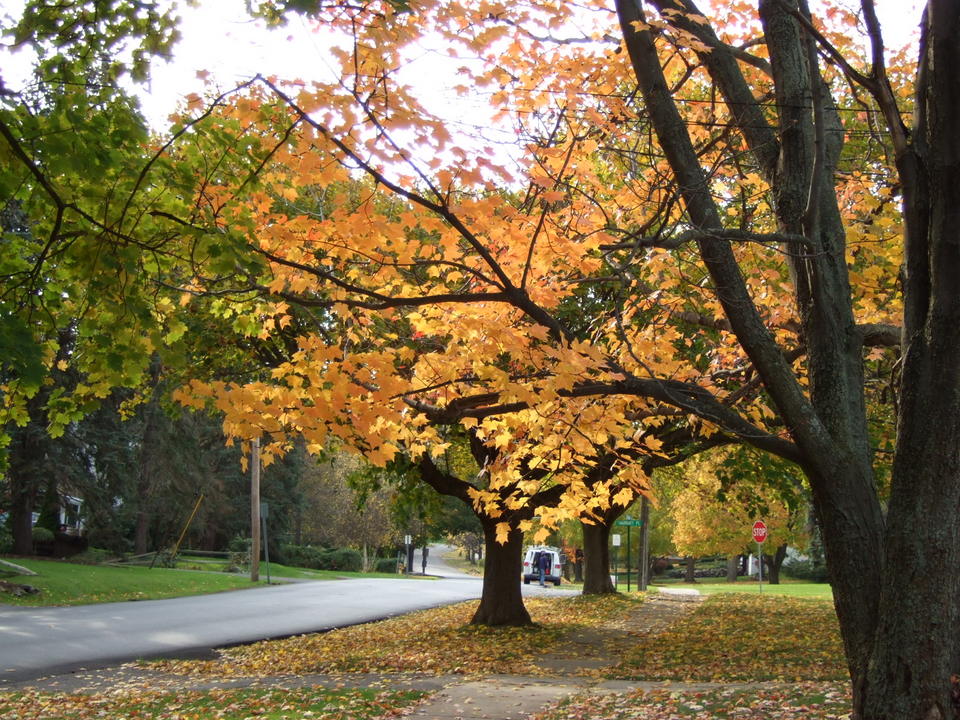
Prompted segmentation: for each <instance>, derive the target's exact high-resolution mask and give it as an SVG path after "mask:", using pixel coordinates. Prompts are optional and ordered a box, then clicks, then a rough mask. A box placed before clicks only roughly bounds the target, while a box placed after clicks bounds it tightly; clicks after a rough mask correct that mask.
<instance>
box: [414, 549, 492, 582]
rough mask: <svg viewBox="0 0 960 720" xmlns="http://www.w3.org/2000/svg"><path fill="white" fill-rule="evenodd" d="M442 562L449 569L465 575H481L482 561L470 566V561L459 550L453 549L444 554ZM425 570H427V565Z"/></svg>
mask: <svg viewBox="0 0 960 720" xmlns="http://www.w3.org/2000/svg"><path fill="white" fill-rule="evenodd" d="M443 561H444V562H445V563H447V565H449V566H450V567H452V568H454V569H456V570H459V571H460V572H462V573H466V574H467V575H477V576H480V575H483V560H480V562H479V563H477V564H475V565H471V564H470V561H469V560H467V558H465V557H464V556H463V554H462V551H461V550H460V549H459V548H453V549H452V550H451V551H449V552H446V553H444V554H443ZM427 568H428V569H429V565H428V566H427Z"/></svg>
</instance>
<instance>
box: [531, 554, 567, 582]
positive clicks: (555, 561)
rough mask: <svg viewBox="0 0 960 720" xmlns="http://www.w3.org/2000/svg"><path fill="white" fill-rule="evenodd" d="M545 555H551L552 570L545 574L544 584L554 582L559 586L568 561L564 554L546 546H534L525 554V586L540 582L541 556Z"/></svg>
mask: <svg viewBox="0 0 960 720" xmlns="http://www.w3.org/2000/svg"><path fill="white" fill-rule="evenodd" d="M543 553H548V554H549V555H550V569H549V570H548V571H547V572H546V573H545V574H544V576H543V581H544V582H552V583H553V584H554V585H559V584H560V581H561V579H562V577H563V563H564V562H565V561H566V558H565V557H564V555H563V553H562V552H560V550H559V549H558V548H555V547H547V546H545V545H532V546H531V547H528V548H527V551H526V552H525V553H524V554H523V584H524V585H529V584H530V581H531V580H533V581H534V582H540V571H539V570H538V569H537V568H538V567H539V566H538V564H537V563H538V562H539V561H540V556H541V554H543Z"/></svg>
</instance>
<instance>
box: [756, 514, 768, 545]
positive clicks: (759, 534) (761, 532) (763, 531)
mask: <svg viewBox="0 0 960 720" xmlns="http://www.w3.org/2000/svg"><path fill="white" fill-rule="evenodd" d="M753 539H754V540H756V541H757V542H758V543H762V542H763V541H764V540H766V539H767V524H766V523H765V522H764V521H763V520H757V521H756V522H755V523H754V524H753Z"/></svg>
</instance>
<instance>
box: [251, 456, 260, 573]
mask: <svg viewBox="0 0 960 720" xmlns="http://www.w3.org/2000/svg"><path fill="white" fill-rule="evenodd" d="M259 580H260V438H254V439H253V440H252V441H251V442H250V582H258V581H259Z"/></svg>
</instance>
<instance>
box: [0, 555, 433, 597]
mask: <svg viewBox="0 0 960 720" xmlns="http://www.w3.org/2000/svg"><path fill="white" fill-rule="evenodd" d="M12 560H13V561H14V562H16V563H17V564H18V565H23V566H24V567H26V568H29V569H30V570H34V571H36V572H38V573H40V575H38V576H36V577H33V576H25V575H23V576H16V577H10V576H9V575H6V574H4V573H3V572H2V567H0V579H7V580H9V581H11V582H15V583H22V584H25V585H33V586H34V587H37V588H40V589H41V592H40V593H39V594H37V595H25V596H23V597H15V596H14V595H11V594H8V593H3V592H0V604H6V605H28V606H46V605H89V604H91V603H103V602H117V601H121V600H158V599H160V598H169V597H182V596H185V595H205V594H208V593H215V592H222V591H224V590H238V589H245V588H250V587H256V586H257V585H264V584H266V582H267V564H266V563H260V582H259V583H251V582H250V575H249V574H238V573H226V572H223V568H224V563H223V561H217V560H210V559H198V558H193V557H185V558H184V559H183V561H182V563H181V562H179V561H178V563H177V565H178V567H177V569H171V568H160V567H155V568H153V569H150V568H149V567H145V566H141V565H122V566H118V565H81V564H78V563H70V562H63V561H59V560H37V559H22V558H13V559H12ZM198 570H201V571H202V572H197V571H198ZM269 571H270V572H269V575H270V579H271V582H283V580H282V578H297V579H306V580H339V579H342V578H348V577H365V578H399V577H403V576H401V575H396V574H389V573H356V572H342V571H339V570H308V569H306V568H295V567H288V566H286V565H281V564H279V563H270V565H269ZM410 577H417V576H415V575H414V576H410ZM428 579H429V578H428Z"/></svg>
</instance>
